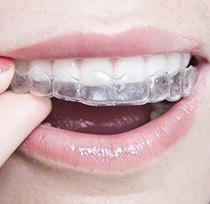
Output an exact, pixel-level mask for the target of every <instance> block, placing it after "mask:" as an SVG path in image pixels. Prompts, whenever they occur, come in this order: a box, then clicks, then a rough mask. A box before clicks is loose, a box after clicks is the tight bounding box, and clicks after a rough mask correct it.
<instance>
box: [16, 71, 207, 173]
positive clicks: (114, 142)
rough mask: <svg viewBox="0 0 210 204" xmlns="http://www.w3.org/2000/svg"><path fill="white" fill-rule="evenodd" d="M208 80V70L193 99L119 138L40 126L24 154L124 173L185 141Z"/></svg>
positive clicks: (23, 148) (89, 169)
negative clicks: (182, 139)
mask: <svg viewBox="0 0 210 204" xmlns="http://www.w3.org/2000/svg"><path fill="white" fill-rule="evenodd" d="M204 77H205V68H203V69H201V70H200V74H199V79H198V81H197V84H196V86H195V88H194V92H193V94H191V96H190V97H188V98H184V99H182V100H181V101H180V102H178V103H177V104H175V106H174V107H173V108H172V109H171V110H169V111H168V112H166V113H165V114H164V115H162V116H161V117H159V118H158V119H156V120H154V121H151V122H149V123H147V124H145V125H143V126H142V127H139V128H137V129H135V130H132V131H130V132H125V133H122V134H118V135H109V136H102V135H91V134H82V133H75V132H71V131H65V130H60V129H55V128H50V127H46V126H42V125H41V126H39V127H38V128H37V129H35V130H34V131H33V132H32V133H31V135H30V136H29V137H28V138H27V139H26V140H25V142H24V143H23V144H22V146H21V147H20V149H21V151H23V152H24V153H26V154H29V155H31V156H33V157H35V158H38V159H39V160H43V161H46V162H49V161H51V162H55V163H56V164H59V165H61V166H62V165H64V166H65V167H67V168H69V167H70V168H73V169H74V168H75V169H77V170H78V169H79V170H81V171H85V172H94V173H96V172H106V173H110V172H125V171H129V170H132V169H138V168H140V167H142V166H144V165H146V164H149V163H150V162H151V161H152V160H153V159H155V158H158V157H159V156H160V155H161V154H162V153H164V152H166V150H168V149H169V148H170V147H172V146H174V145H175V144H176V142H177V141H178V140H179V139H180V138H182V137H183V136H184V135H185V134H186V133H187V131H188V130H189V128H190V127H191V124H192V122H193V119H194V118H195V113H196V109H197V105H198V104H199V100H200V98H201V93H202V91H201V90H202V89H203V86H204V85H203V84H204V81H205V79H204Z"/></svg>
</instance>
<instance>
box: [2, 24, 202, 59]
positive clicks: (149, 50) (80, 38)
mask: <svg viewBox="0 0 210 204" xmlns="http://www.w3.org/2000/svg"><path fill="white" fill-rule="evenodd" d="M172 52H181V53H183V52H191V53H192V54H194V53H195V54H198V53H201V52H202V43H200V42H198V41H197V40H194V39H191V38H188V37H184V36H182V35H178V34H176V33H173V32H169V31H165V30H160V29H158V28H153V27H147V28H135V29H132V30H129V31H125V32H123V33H119V34H114V35H104V34H97V33H77V34H69V35H64V36H60V37H56V38H53V39H49V40H47V41H44V42H39V43H37V44H33V45H28V46H26V47H20V48H17V49H14V50H9V51H6V52H4V53H1V56H7V57H11V58H14V59H24V60H35V59H61V58H86V57H119V56H134V55H154V54H163V53H172Z"/></svg>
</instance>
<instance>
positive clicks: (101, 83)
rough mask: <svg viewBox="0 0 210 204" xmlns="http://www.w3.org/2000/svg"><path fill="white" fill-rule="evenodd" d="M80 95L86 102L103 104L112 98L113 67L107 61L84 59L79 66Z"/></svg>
mask: <svg viewBox="0 0 210 204" xmlns="http://www.w3.org/2000/svg"><path fill="white" fill-rule="evenodd" d="M80 77H81V79H82V82H83V83H82V88H81V95H82V97H83V98H86V99H87V100H88V101H94V102H103V101H106V99H110V100H111V98H112V97H113V92H112V91H113V88H112V85H113V79H112V78H113V67H112V64H111V61H110V60H109V59H103V58H99V59H85V60H83V61H82V63H81V66H80Z"/></svg>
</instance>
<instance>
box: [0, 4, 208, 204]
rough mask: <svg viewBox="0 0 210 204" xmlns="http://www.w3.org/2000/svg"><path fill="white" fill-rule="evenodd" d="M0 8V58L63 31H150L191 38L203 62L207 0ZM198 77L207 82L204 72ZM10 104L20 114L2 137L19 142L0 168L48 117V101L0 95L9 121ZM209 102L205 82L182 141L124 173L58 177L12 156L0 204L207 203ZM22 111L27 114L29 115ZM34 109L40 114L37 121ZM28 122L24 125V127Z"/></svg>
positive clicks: (1, 173)
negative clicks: (201, 48)
mask: <svg viewBox="0 0 210 204" xmlns="http://www.w3.org/2000/svg"><path fill="white" fill-rule="evenodd" d="M0 5H1V7H0V13H1V15H0V28H1V29H0V54H1V53H3V52H7V51H9V50H13V49H16V48H20V47H24V46H28V45H31V44H34V43H38V42H41V41H44V40H47V39H50V38H52V37H56V36H58V35H63V34H65V33H77V32H80V31H82V32H90V31H91V32H100V33H106V34H112V33H116V32H121V31H124V30H128V29H131V28H134V27H143V26H154V27H158V28H162V29H166V30H170V31H175V32H177V33H179V34H182V35H185V36H189V37H192V38H195V39H197V40H199V41H200V42H202V43H203V44H204V55H205V57H206V58H207V60H210V31H209V30H210V1H206V0H199V1H196V0H176V1H169V0H168V1H165V0H160V1H155V0H151V1H146V0H138V1H137V0H136V1H135V0H133V1H132V0H130V1H129V3H128V1H127V0H126V1H125V0H123V1H122V0H115V1H111V0H104V1H99V0H88V1H73V0H59V1H56V0H45V1H42V0H36V1H34V0H27V1H26V0H16V1H13V0H7V1H3V0H0ZM61 19H62V20H61ZM157 19H158V20H157ZM61 21H62V23H61ZM206 77H207V78H208V77H209V78H210V71H209V69H207V71H206ZM9 80H11V79H8V81H9ZM4 91H5V90H4ZM4 91H3V92H4ZM21 97H22V98H21ZM10 100H11V101H13V100H19V106H20V104H21V103H24V105H25V106H26V108H24V110H22V111H21V114H22V115H21V118H23V119H24V120H23V121H22V122H21V123H22V126H20V125H21V124H18V125H17V124H16V128H14V129H11V131H10V133H9V135H12V134H13V135H15V137H14V138H19V139H17V142H16V143H15V145H14V144H13V145H11V144H12V139H11V140H8V141H7V142H4V144H3V145H6V146H8V147H10V148H5V151H4V152H3V151H2V153H1V154H3V155H6V156H5V157H4V158H0V163H4V162H5V160H6V159H7V158H8V157H9V155H10V154H11V152H12V151H14V150H15V149H16V147H17V146H18V145H19V144H20V142H21V141H22V140H23V139H24V138H25V137H26V136H27V134H28V132H30V131H31V130H32V129H33V128H35V127H36V126H37V124H39V123H40V122H41V121H42V120H43V119H44V118H45V117H46V116H47V114H48V113H49V111H50V102H49V101H48V100H43V99H38V98H35V97H33V96H31V95H24V96H17V95H15V94H12V93H8V92H6V93H2V94H1V96H0V108H3V107H4V108H5V111H6V110H8V112H7V113H5V114H9V113H10V112H11V108H12V110H14V111H13V112H12V114H10V116H11V115H12V116H13V114H14V113H15V114H14V115H16V117H18V114H19V113H18V111H19V110H20V108H18V104H17V103H14V104H9V103H7V101H10ZM209 102H210V80H206V82H205V86H204V88H203V89H202V100H201V101H200V104H199V106H198V110H197V113H196V118H195V120H194V122H193V125H192V127H191V129H190V130H189V131H188V132H187V134H186V136H185V137H184V139H182V140H181V141H180V142H179V143H178V144H177V145H176V146H175V148H173V149H172V150H171V151H170V153H169V154H167V156H162V157H161V158H159V159H158V161H155V162H153V163H152V164H151V165H149V166H147V167H145V168H143V169H140V170H139V171H138V172H135V173H132V174H125V175H121V176H109V175H88V174H83V173H81V172H75V171H72V170H68V171H63V170H61V169H59V168H56V167H54V166H53V167H52V166H48V165H45V164H43V163H40V162H38V161H34V160H32V159H30V158H26V157H25V156H24V155H22V154H21V153H19V152H18V151H16V152H15V153H14V154H12V156H10V157H9V159H8V160H7V161H6V162H5V163H4V165H3V166H2V167H1V169H0V198H1V203H29V204H32V203H50V204H54V203H73V204H76V203H77V204H78V203H86V204H89V203H90V204H93V203H101V204H106V203H114V204H118V203H120V204H122V203H126V204H127V203H146V204H147V203H149V204H150V203H156V204H166V203H171V204H177V203H180V204H188V203H189V204H207V203H208V201H209V200H210V148H209V144H210V137H209V135H210V130H209V124H208V118H209V115H210V103H209ZM27 105H28V106H29V107H31V105H34V107H35V108H34V109H33V110H30V108H27ZM14 107H15V108H14ZM21 108H22V107H21ZM30 111H31V112H30ZM37 111H38V112H42V113H43V114H42V115H41V116H39V118H37V117H38V116H37V115H36V114H35V113H36V112H37ZM16 113H17V114H16ZM24 114H25V115H24ZM29 116H30V118H31V119H32V121H33V123H32V122H31V123H32V124H28V120H27V119H28V118H29ZM14 121H15V119H14V118H12V120H11V121H10V120H9V118H7V126H5V125H4V126H3V119H2V118H1V117H0V124H1V125H0V129H2V128H4V129H5V131H6V130H7V129H8V128H11V127H14V124H13V123H14ZM12 122H13V123H12ZM21 127H22V128H24V129H25V130H26V129H27V131H26V132H24V133H23V134H22V135H21V134H17V130H18V129H19V128H21ZM0 133H2V131H0ZM18 133H19V132H18ZM0 135H2V134H0ZM20 138H21V139H20ZM20 140H21V141H20ZM0 141H1V138H0ZM0 144H1V143H0ZM1 145H2V144H1ZM11 149H12V151H11Z"/></svg>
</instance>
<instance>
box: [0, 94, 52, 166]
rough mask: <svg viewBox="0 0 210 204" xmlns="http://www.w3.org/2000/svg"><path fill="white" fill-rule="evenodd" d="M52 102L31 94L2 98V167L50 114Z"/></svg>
mask: <svg viewBox="0 0 210 204" xmlns="http://www.w3.org/2000/svg"><path fill="white" fill-rule="evenodd" d="M50 110H51V102H50V100H49V99H41V98H38V97H35V96H32V95H30V94H24V95H18V94H15V93H12V92H5V93H4V94H2V95H1V96H0V166H1V165H2V164H3V163H4V162H5V161H6V160H7V159H8V158H9V156H10V155H11V154H12V153H13V152H14V151H15V149H16V148H17V147H18V146H19V145H20V144H21V143H22V142H23V140H24V139H25V138H26V137H27V136H28V135H29V134H30V132H31V131H32V130H33V129H34V128H35V127H37V126H38V125H39V124H40V123H41V122H42V121H43V120H44V119H45V118H46V117H47V115H48V114H49V112H50Z"/></svg>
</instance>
